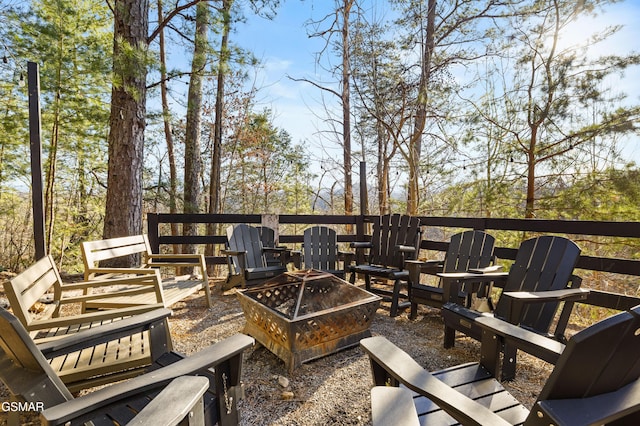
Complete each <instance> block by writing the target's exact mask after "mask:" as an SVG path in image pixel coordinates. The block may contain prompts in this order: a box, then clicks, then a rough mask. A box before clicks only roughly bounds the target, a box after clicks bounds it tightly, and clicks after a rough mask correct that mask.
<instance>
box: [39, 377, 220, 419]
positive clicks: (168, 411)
mask: <svg viewBox="0 0 640 426" xmlns="http://www.w3.org/2000/svg"><path fill="white" fill-rule="evenodd" d="M208 389H209V379H208V378H206V377H201V376H180V377H178V378H177V379H173V380H172V381H171V383H169V384H168V385H167V386H166V387H165V388H164V389H162V391H160V393H158V394H157V395H154V394H155V393H156V392H154V393H153V394H150V393H149V392H148V391H144V390H141V389H137V388H131V384H130V383H127V384H125V386H122V385H116V386H114V387H112V388H108V389H106V390H105V389H103V390H100V391H97V392H96V393H93V394H91V398H90V399H91V401H86V399H87V398H84V400H83V399H80V400H72V401H73V402H72V403H71V404H69V403H62V404H59V405H56V406H54V407H51V408H48V409H46V410H44V411H43V412H42V413H41V414H40V419H41V421H42V424H43V425H45V426H57V425H74V424H78V423H79V422H80V421H81V420H80V418H82V419H85V420H87V421H90V423H89V424H93V425H98V424H106V425H113V426H119V425H120V424H121V423H119V422H118V417H119V416H117V415H114V414H113V413H118V412H127V411H131V410H132V408H131V407H132V406H133V407H135V408H134V410H135V411H134V412H137V414H135V417H133V418H132V419H131V420H130V422H129V423H128V424H131V425H153V426H174V425H177V424H181V425H189V426H204V425H205V416H204V398H203V397H204V395H205V394H206V392H207V390H208ZM138 399H143V400H149V403H148V404H147V405H146V406H144V408H142V409H140V408H139V406H138V404H137V402H138V401H137V400H138ZM72 404H73V405H80V404H82V406H83V407H84V408H82V409H75V408H71V409H70V408H69V405H72Z"/></svg>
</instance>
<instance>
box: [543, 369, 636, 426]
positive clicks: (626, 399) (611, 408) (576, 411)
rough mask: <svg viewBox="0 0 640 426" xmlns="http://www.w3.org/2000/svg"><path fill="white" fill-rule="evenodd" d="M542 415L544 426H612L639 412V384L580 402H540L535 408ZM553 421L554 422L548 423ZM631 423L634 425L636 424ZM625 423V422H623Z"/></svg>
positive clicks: (583, 399) (634, 383)
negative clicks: (587, 425)
mask: <svg viewBox="0 0 640 426" xmlns="http://www.w3.org/2000/svg"><path fill="white" fill-rule="evenodd" d="M533 410H535V411H541V412H542V413H543V415H546V416H547V417H543V418H542V420H541V423H542V422H544V423H545V424H576V425H577V424H581V425H586V424H589V425H591V424H598V425H599V424H609V423H614V421H615V420H619V419H624V418H625V417H626V416H629V415H633V414H634V413H635V414H636V415H635V417H634V416H631V419H633V418H637V413H639V412H640V380H639V379H636V380H634V381H633V382H631V383H629V384H628V385H626V386H624V387H622V388H620V389H618V390H616V391H614V392H608V393H603V394H600V395H595V396H591V397H587V398H580V399H560V400H558V399H556V400H553V399H552V400H546V401H538V402H536V405H535V406H534V407H533ZM549 419H551V420H549ZM631 419H627V421H628V422H631V423H634V422H633V420H631ZM622 423H623V424H624V423H625V422H624V421H623V422H622Z"/></svg>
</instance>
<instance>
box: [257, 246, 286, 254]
mask: <svg viewBox="0 0 640 426" xmlns="http://www.w3.org/2000/svg"><path fill="white" fill-rule="evenodd" d="M287 250H288V249H287V248H286V247H283V246H278V247H262V251H268V252H270V253H284V252H286V251H287Z"/></svg>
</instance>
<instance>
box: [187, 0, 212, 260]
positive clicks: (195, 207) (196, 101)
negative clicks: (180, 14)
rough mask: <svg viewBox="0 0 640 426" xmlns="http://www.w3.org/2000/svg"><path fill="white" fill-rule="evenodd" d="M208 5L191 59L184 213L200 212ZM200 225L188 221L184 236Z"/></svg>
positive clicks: (202, 6)
mask: <svg viewBox="0 0 640 426" xmlns="http://www.w3.org/2000/svg"><path fill="white" fill-rule="evenodd" d="M208 20H209V6H208V4H207V3H206V2H201V3H198V5H197V6H196V36H195V45H194V49H193V60H192V62H191V79H190V82H189V98H188V104H187V123H186V129H185V153H184V155H185V158H184V212H185V213H198V212H199V210H200V209H199V204H200V170H201V158H200V124H201V122H202V78H203V74H204V70H205V67H206V64H207V50H208V49H207V47H208V39H207V31H208V29H209V25H208ZM197 232H198V230H197V224H195V223H185V224H184V225H183V234H184V235H197ZM183 249H184V252H185V253H194V252H195V245H193V244H185V245H184V246H183Z"/></svg>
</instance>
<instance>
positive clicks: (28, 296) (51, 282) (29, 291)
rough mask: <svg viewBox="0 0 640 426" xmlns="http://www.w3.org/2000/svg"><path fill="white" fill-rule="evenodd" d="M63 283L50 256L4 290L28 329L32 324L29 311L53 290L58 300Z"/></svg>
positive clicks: (5, 286) (11, 281) (17, 277)
mask: <svg viewBox="0 0 640 426" xmlns="http://www.w3.org/2000/svg"><path fill="white" fill-rule="evenodd" d="M61 283H62V281H61V279H60V274H59V273H58V270H57V269H56V266H55V262H54V260H53V258H52V257H51V256H50V255H48V256H45V257H43V258H42V259H40V260H38V261H37V262H36V263H34V264H33V265H31V266H30V267H28V268H27V269H25V270H24V271H23V272H21V273H20V274H18V275H17V276H15V277H14V278H13V279H11V280H10V281H9V282H7V283H5V285H4V290H5V293H6V294H7V298H8V299H9V303H10V304H11V309H12V310H13V312H14V314H15V315H16V317H18V319H19V320H20V322H22V324H23V325H24V326H25V327H28V326H29V324H30V323H31V322H32V317H31V312H30V311H29V309H31V307H32V306H33V305H34V304H35V303H36V302H37V301H38V300H39V299H40V298H41V297H42V296H43V295H44V294H45V293H46V292H47V291H48V290H49V289H52V288H53V290H54V292H55V296H57V297H55V296H54V298H55V299H56V300H58V299H59V296H60V292H61Z"/></svg>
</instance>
